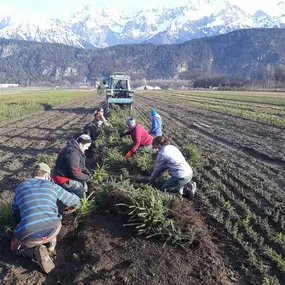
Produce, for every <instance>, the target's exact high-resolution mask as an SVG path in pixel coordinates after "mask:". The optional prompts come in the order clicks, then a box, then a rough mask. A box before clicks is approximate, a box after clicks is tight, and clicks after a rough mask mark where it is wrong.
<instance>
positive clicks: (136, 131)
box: [120, 117, 153, 159]
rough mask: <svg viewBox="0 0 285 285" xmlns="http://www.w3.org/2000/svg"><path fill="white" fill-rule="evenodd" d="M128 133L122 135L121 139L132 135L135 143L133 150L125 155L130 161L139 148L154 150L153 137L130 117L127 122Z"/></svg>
mask: <svg viewBox="0 0 285 285" xmlns="http://www.w3.org/2000/svg"><path fill="white" fill-rule="evenodd" d="M126 124H127V127H128V131H127V132H124V133H122V134H121V135H120V137H121V138H122V137H124V136H128V135H130V136H131V137H132V140H133V142H134V144H133V146H132V148H131V149H130V150H129V152H128V153H127V154H126V155H125V158H126V159H129V158H130V157H131V156H132V155H133V154H134V153H135V152H136V151H137V150H138V148H144V149H152V140H153V137H152V136H151V135H150V134H149V133H148V131H147V130H146V129H145V128H144V127H143V126H142V125H140V124H137V123H136V121H135V119H134V118H133V117H130V118H128V119H127V121H126Z"/></svg>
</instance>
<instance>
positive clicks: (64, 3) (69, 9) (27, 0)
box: [0, 0, 271, 17]
mask: <svg viewBox="0 0 285 285" xmlns="http://www.w3.org/2000/svg"><path fill="white" fill-rule="evenodd" d="M187 2H188V1H187V0H175V1H173V0H142V1H141V0H97V1H96V0H0V16H3V15H5V14H11V13H18V12H22V13H24V14H26V13H29V14H37V15H38V16H46V17H67V16H69V15H70V14H71V13H73V12H75V11H77V10H80V9H81V8H83V7H84V6H85V5H88V4H95V5H96V6H98V7H104V6H106V5H108V6H115V7H121V8H124V9H128V10H131V11H137V10H140V9H142V8H145V7H155V6H159V5H161V6H164V7H174V6H180V5H184V4H186V3H187ZM231 2H235V3H238V5H239V6H240V7H242V8H245V9H246V10H252V11H254V10H255V8H256V7H257V5H258V6H260V7H262V6H264V5H266V6H268V5H269V4H270V2H271V1H269V0H250V1H249V0H231ZM257 3H258V4H257Z"/></svg>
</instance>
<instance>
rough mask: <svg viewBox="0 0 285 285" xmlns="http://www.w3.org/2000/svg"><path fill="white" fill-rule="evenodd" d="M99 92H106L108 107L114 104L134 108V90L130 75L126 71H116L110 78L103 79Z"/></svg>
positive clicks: (101, 93)
mask: <svg viewBox="0 0 285 285" xmlns="http://www.w3.org/2000/svg"><path fill="white" fill-rule="evenodd" d="M98 94H99V95H103V94H106V103H107V106H106V108H107V109H111V108H112V105H113V104H116V105H121V106H127V107H128V108H129V109H130V110H132V109H133V96H134V90H132V89H131V83H130V76H128V75H126V74H125V73H122V72H115V73H114V74H112V75H110V77H109V78H108V79H106V80H102V82H101V83H100V86H99V87H98Z"/></svg>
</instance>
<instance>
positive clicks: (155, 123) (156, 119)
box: [149, 110, 162, 137]
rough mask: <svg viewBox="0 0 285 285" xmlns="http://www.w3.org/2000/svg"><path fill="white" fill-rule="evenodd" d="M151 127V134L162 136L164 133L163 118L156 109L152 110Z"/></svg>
mask: <svg viewBox="0 0 285 285" xmlns="http://www.w3.org/2000/svg"><path fill="white" fill-rule="evenodd" d="M150 114H151V129H150V131H149V134H151V135H152V136H154V137H156V136H161V135H162V119H161V117H160V115H159V114H158V113H157V111H156V110H152V111H151V113H150Z"/></svg>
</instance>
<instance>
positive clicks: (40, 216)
mask: <svg viewBox="0 0 285 285" xmlns="http://www.w3.org/2000/svg"><path fill="white" fill-rule="evenodd" d="M50 172H51V171H50V167H49V166H48V165H47V164H45V163H39V164H37V165H36V166H35V168H34V171H33V178H30V179H27V180H26V181H24V182H22V183H21V184H20V185H19V186H18V187H17V188H16V190H15V196H14V200H13V203H12V215H13V217H14V218H15V219H16V220H17V222H18V224H17V226H16V228H15V231H14V237H13V239H12V243H11V249H12V250H14V251H15V252H16V254H18V255H19V254H21V255H23V256H25V257H29V258H32V259H33V260H35V261H36V262H38V263H39V265H40V267H41V268H42V270H43V271H44V272H45V273H49V272H50V271H51V270H52V269H53V268H54V266H55V265H54V263H53V261H52V260H51V258H50V257H49V253H48V251H49V252H51V251H53V250H54V248H55V245H56V236H57V235H58V233H59V231H60V228H61V215H60V214H59V209H58V205H59V203H62V204H63V205H64V206H67V207H69V208H71V209H76V208H78V206H79V203H80V201H79V198H78V197H77V196H76V195H75V194H73V193H69V192H68V191H66V190H64V189H63V188H62V187H60V186H59V185H57V184H55V183H53V182H52V181H51V177H50Z"/></svg>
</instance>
